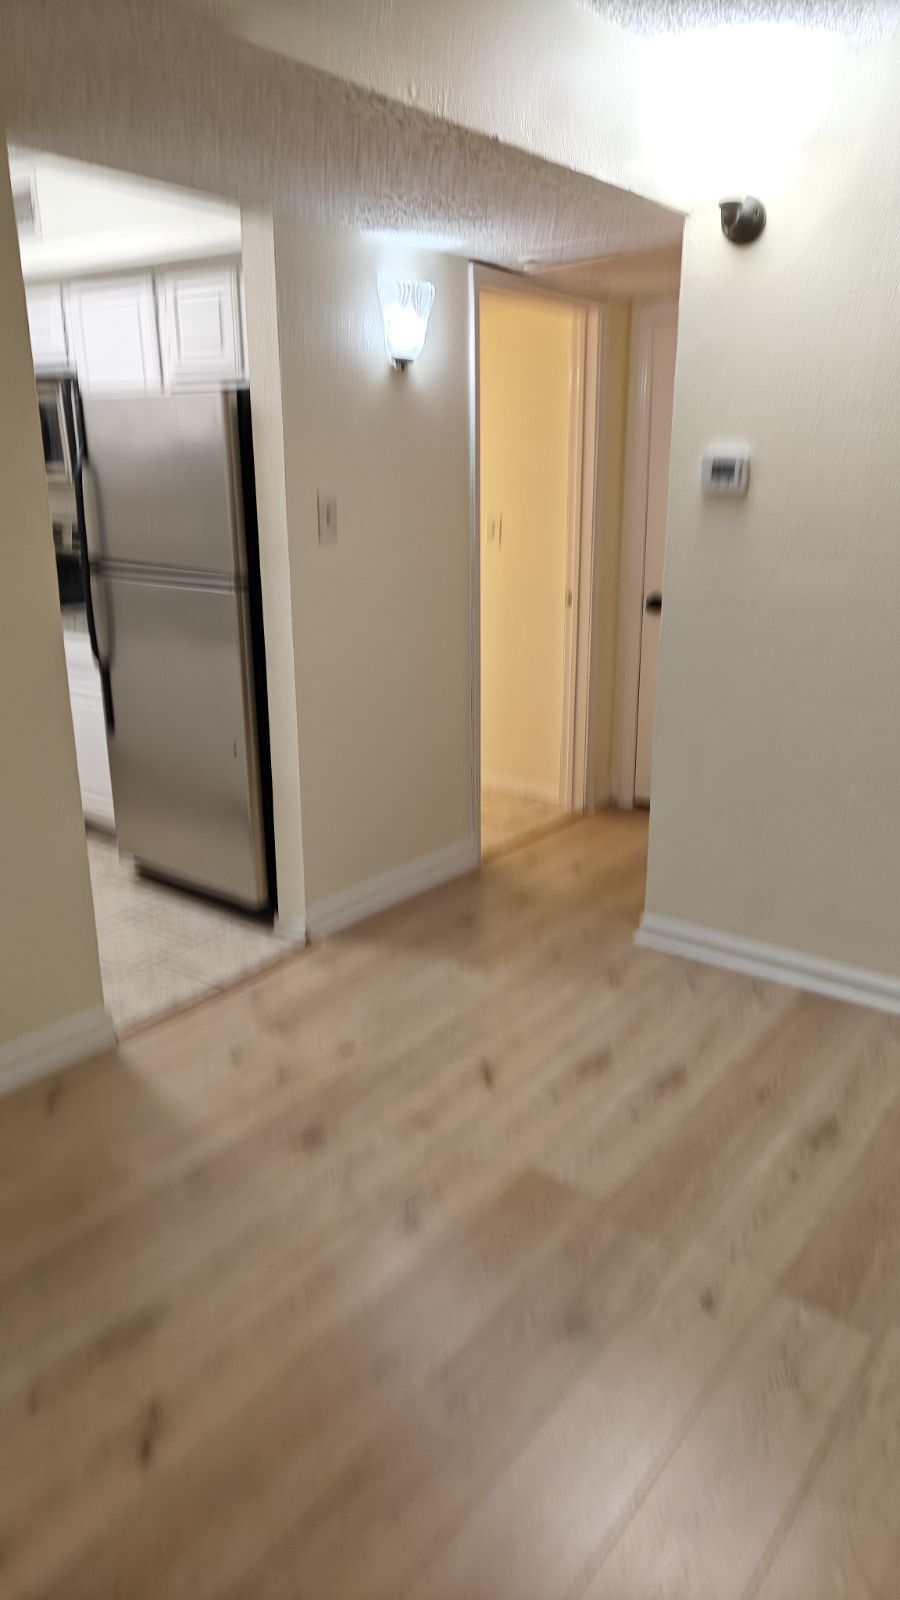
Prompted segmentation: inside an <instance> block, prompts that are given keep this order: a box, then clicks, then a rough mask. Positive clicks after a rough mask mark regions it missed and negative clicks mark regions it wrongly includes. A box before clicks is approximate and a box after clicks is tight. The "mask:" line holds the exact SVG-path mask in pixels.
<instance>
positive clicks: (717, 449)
mask: <svg viewBox="0 0 900 1600" xmlns="http://www.w3.org/2000/svg"><path fill="white" fill-rule="evenodd" d="M700 482H701V486H702V489H703V493H704V494H729V495H741V494H746V493H747V486H748V484H749V482H750V447H749V445H746V444H713V445H710V447H709V449H708V450H705V451H704V453H703V472H702V476H701V479H700Z"/></svg>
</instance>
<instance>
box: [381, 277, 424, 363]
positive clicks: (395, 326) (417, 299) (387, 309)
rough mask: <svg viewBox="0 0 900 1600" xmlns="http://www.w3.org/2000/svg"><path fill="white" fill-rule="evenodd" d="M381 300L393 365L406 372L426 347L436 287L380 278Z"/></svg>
mask: <svg viewBox="0 0 900 1600" xmlns="http://www.w3.org/2000/svg"><path fill="white" fill-rule="evenodd" d="M378 298H379V300H380V301H381V314H382V316H383V317H384V342H385V346H386V348H387V353H388V355H389V357H390V360H391V366H392V367H396V368H397V369H398V370H399V371H400V372H405V371H406V368H407V367H408V366H409V364H410V362H411V361H415V359H416V357H417V356H420V355H421V354H422V351H423V349H424V346H425V335H426V333H427V331H428V318H429V316H430V314H431V307H432V305H433V304H434V284H433V283H428V282H426V281H424V280H423V281H420V282H415V281H413V280H412V279H410V278H380V279H379V280H378Z"/></svg>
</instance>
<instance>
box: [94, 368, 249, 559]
mask: <svg viewBox="0 0 900 1600" xmlns="http://www.w3.org/2000/svg"><path fill="white" fill-rule="evenodd" d="M82 406H83V411H84V432H85V440H86V447H87V455H88V460H89V462H90V476H91V484H92V491H93V496H94V498H95V502H96V512H95V513H94V514H93V515H92V516H91V518H90V522H91V530H90V555H91V559H92V560H97V559H98V558H102V559H103V560H106V561H113V562H133V563H135V564H137V565H139V566H154V567H160V568H163V569H166V570H169V571H182V572H194V573H210V574H220V575H227V574H229V573H234V572H237V573H241V574H242V573H243V570H244V539H243V524H242V520H241V496H240V492H239V472H240V466H239V461H238V454H237V451H238V447H237V436H236V431H235V409H236V400H235V395H234V394H233V393H228V392H222V391H216V392H214V393H209V394H182V395H173V394H167V395H135V396H133V397H127V398H126V397H123V396H122V395H96V394H87V395H84V397H83V401H82Z"/></svg>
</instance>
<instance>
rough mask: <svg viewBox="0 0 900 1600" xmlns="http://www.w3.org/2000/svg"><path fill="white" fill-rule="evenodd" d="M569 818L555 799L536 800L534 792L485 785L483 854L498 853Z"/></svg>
mask: <svg viewBox="0 0 900 1600" xmlns="http://www.w3.org/2000/svg"><path fill="white" fill-rule="evenodd" d="M568 820H569V819H568V818H567V817H566V814H565V812H563V811H560V809H559V806H558V805H555V804H554V803H553V801H552V800H536V799H535V798H534V797H533V796H531V795H521V794H510V793H509V792H508V791H507V790H504V789H492V788H490V787H489V786H488V785H484V786H483V787H482V790H481V853H482V857H485V856H493V855H497V854H498V853H499V852H500V851H502V850H506V849H509V848H510V847H511V846H513V845H518V844H521V843H522V842H523V840H525V839H532V838H535V837H536V836H537V835H538V834H541V833H546V832H548V830H549V829H550V828H553V827H559V826H560V824H561V823H563V822H566V821H568Z"/></svg>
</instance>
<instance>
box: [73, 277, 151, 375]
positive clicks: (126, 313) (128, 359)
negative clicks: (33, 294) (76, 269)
mask: <svg viewBox="0 0 900 1600" xmlns="http://www.w3.org/2000/svg"><path fill="white" fill-rule="evenodd" d="M66 310H67V312H68V323H69V334H70V337H71V340H72V351H73V354H74V357H75V370H76V371H77V373H78V382H79V383H80V385H81V387H82V389H83V390H84V391H85V393H90V392H91V391H99V390H104V391H106V392H107V393H110V392H112V391H115V390H119V391H121V392H123V393H127V394H140V393H144V392H149V393H154V392H157V391H158V390H159V389H160V387H161V379H160V366H159V336H158V333H157V328H156V302H155V298H154V294H153V279H152V278H150V277H144V276H141V277H135V278H110V279H107V280H106V281H104V282H97V283H79V284H73V285H72V287H71V288H70V289H69V290H68V291H67V295H66Z"/></svg>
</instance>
